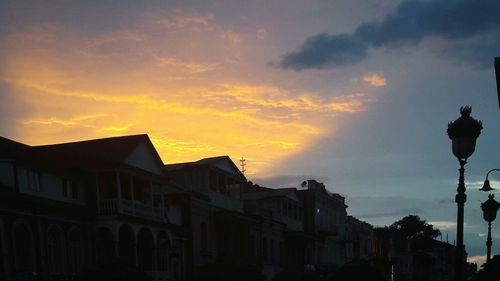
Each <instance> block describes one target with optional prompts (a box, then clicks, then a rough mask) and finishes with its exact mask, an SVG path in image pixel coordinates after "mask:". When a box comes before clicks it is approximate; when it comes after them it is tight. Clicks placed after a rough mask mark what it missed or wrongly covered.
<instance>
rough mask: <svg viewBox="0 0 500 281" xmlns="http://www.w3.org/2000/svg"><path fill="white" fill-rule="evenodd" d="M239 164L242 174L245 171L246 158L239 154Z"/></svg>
mask: <svg viewBox="0 0 500 281" xmlns="http://www.w3.org/2000/svg"><path fill="white" fill-rule="evenodd" d="M240 166H241V173H242V174H243V175H244V174H245V172H246V171H247V169H246V166H247V160H246V159H245V158H243V156H241V159H240Z"/></svg>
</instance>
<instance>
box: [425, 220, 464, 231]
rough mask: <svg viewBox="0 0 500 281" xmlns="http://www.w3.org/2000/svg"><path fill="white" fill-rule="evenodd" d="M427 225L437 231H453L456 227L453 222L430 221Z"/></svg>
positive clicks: (455, 223)
mask: <svg viewBox="0 0 500 281" xmlns="http://www.w3.org/2000/svg"><path fill="white" fill-rule="evenodd" d="M429 223H430V224H432V225H433V226H434V227H436V228H439V229H455V228H456V227H457V222H455V221H430V222H429Z"/></svg>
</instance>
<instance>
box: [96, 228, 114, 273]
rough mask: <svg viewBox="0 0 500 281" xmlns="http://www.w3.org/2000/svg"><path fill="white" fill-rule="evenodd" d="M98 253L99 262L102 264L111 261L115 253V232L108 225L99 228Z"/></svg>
mask: <svg viewBox="0 0 500 281" xmlns="http://www.w3.org/2000/svg"><path fill="white" fill-rule="evenodd" d="M96 253H97V257H96V258H97V262H98V263H100V264H102V263H105V262H107V261H109V260H110V259H112V258H113V257H114V255H115V247H114V242H113V232H111V230H110V229H109V228H107V227H101V228H99V229H98V230H97V233H96Z"/></svg>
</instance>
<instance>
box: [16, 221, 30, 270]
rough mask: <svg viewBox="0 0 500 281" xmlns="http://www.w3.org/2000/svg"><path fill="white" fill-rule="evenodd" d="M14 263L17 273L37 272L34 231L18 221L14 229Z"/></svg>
mask: <svg viewBox="0 0 500 281" xmlns="http://www.w3.org/2000/svg"><path fill="white" fill-rule="evenodd" d="M12 238H13V240H14V241H13V242H14V243H13V244H14V262H15V269H16V271H17V272H35V271H36V267H35V252H34V251H33V247H34V241H33V231H32V230H31V227H30V226H29V225H28V224H27V223H24V222H21V221H17V222H15V223H14V224H13V227H12Z"/></svg>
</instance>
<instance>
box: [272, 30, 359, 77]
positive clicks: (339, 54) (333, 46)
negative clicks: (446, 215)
mask: <svg viewBox="0 0 500 281" xmlns="http://www.w3.org/2000/svg"><path fill="white" fill-rule="evenodd" d="M365 57H366V46H365V44H364V43H363V42H362V41H361V40H359V39H358V38H356V37H355V36H352V35H349V34H341V35H328V34H326V33H322V34H318V35H315V36H312V37H309V38H307V39H306V41H305V42H304V44H302V47H301V48H300V50H299V51H298V52H297V53H290V54H287V55H285V57H284V58H283V60H282V62H281V63H280V65H281V66H282V67H283V68H292V69H294V70H302V69H308V68H326V67H332V66H335V67H337V66H344V65H352V64H355V63H357V62H360V61H362V60H363V59H364V58H365Z"/></svg>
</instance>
